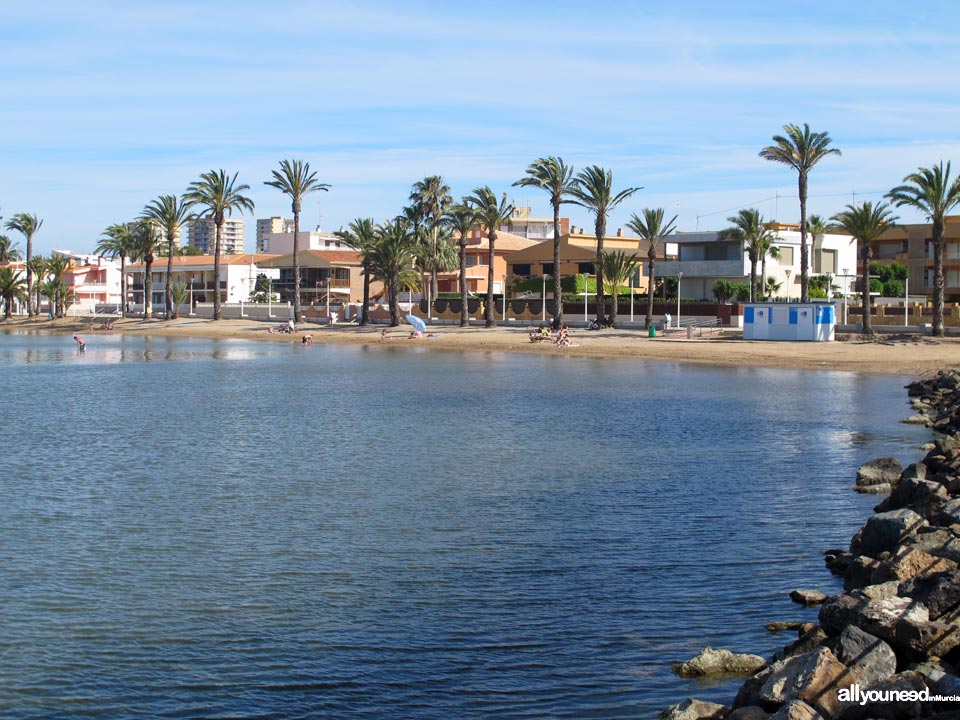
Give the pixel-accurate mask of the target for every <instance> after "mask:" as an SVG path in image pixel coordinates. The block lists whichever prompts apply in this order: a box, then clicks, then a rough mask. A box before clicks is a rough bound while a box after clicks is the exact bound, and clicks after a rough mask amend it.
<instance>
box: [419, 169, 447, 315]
mask: <svg viewBox="0 0 960 720" xmlns="http://www.w3.org/2000/svg"><path fill="white" fill-rule="evenodd" d="M410 200H411V202H412V203H413V204H414V205H418V206H419V207H420V210H421V213H422V214H423V217H424V219H425V220H426V221H427V223H428V224H429V228H430V235H431V244H430V247H429V252H428V257H429V268H430V297H432V298H434V299H436V297H437V290H438V288H437V272H438V271H439V270H440V258H439V255H440V252H441V250H440V247H439V231H440V223H441V221H442V219H443V214H444V212H446V210H447V208H448V207H449V206H450V205H451V204H452V203H453V198H452V197H451V196H450V186H449V185H446V184H445V183H444V182H443V177H442V176H441V175H430V176H429V177H425V178H424V179H423V180H420V181H418V182H415V183H414V184H413V189H412V190H411V192H410Z"/></svg>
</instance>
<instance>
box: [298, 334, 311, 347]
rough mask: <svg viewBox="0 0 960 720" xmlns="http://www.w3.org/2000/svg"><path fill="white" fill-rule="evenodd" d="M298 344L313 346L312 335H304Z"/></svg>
mask: <svg viewBox="0 0 960 720" xmlns="http://www.w3.org/2000/svg"><path fill="white" fill-rule="evenodd" d="M300 342H301V343H302V344H304V345H313V335H304V336H303V337H302V338H301V339H300Z"/></svg>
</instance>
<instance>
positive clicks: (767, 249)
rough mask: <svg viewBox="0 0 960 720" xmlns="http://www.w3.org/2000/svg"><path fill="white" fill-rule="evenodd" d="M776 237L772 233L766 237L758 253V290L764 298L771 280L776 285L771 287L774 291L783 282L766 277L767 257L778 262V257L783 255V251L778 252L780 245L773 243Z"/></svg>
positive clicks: (768, 292) (767, 293)
mask: <svg viewBox="0 0 960 720" xmlns="http://www.w3.org/2000/svg"><path fill="white" fill-rule="evenodd" d="M778 239H779V238H777V237H775V236H773V235H771V236H769V237H767V238H766V239H765V240H764V242H763V249H762V252H761V253H760V292H761V293H763V298H764V299H766V298H767V296H768V295H769V294H770V291H769V288H770V287H771V284H770V283H771V282H773V284H774V285H775V286H776V287H774V288H773V289H774V291H777V290H779V289H780V286H781V285H782V284H783V283H778V282H776V281H774V280H773V278H768V277H767V258H771V259H773V260H776V261H777V262H780V258H781V256H782V255H783V253H781V252H780V247H779V246H778V245H774V244H773V241H774V240H778Z"/></svg>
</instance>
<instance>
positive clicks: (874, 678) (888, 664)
mask: <svg viewBox="0 0 960 720" xmlns="http://www.w3.org/2000/svg"><path fill="white" fill-rule="evenodd" d="M828 647H829V648H830V649H831V650H832V651H833V654H834V655H836V657H837V659H838V660H839V661H840V662H842V663H843V664H844V665H846V666H848V667H851V668H853V667H855V668H859V669H860V670H861V674H860V682H861V683H862V684H868V685H872V684H873V683H875V682H879V681H880V680H885V679H886V678H888V677H890V676H891V675H893V674H894V673H895V672H896V671H897V656H896V654H895V653H894V652H893V648H891V647H890V645H888V644H887V643H885V642H884V641H883V640H881V639H880V638H878V637H874V636H873V635H870V634H869V633H866V632H864V631H863V630H861V629H860V628H858V627H855V626H853V625H850V626H848V627H846V628H844V629H843V632H842V633H840V635H839V636H837V637H835V638H833V639H831V640H830V641H829V643H828Z"/></svg>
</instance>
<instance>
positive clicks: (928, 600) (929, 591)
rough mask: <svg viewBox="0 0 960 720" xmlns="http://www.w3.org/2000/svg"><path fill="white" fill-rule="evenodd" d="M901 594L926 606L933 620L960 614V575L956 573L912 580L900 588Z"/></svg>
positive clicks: (924, 576) (938, 574)
mask: <svg viewBox="0 0 960 720" xmlns="http://www.w3.org/2000/svg"><path fill="white" fill-rule="evenodd" d="M900 593H901V594H902V595H904V596H906V597H911V598H913V599H914V600H918V601H919V602H922V603H923V604H924V605H926V606H927V610H928V612H929V613H930V619H931V620H939V619H940V618H941V617H943V616H944V615H946V614H948V613H949V614H951V615H955V614H957V613H958V612H960V574H958V573H955V572H946V573H937V574H935V575H923V576H918V577H914V578H911V579H910V580H909V581H907V582H905V583H903V584H902V585H901V586H900Z"/></svg>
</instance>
